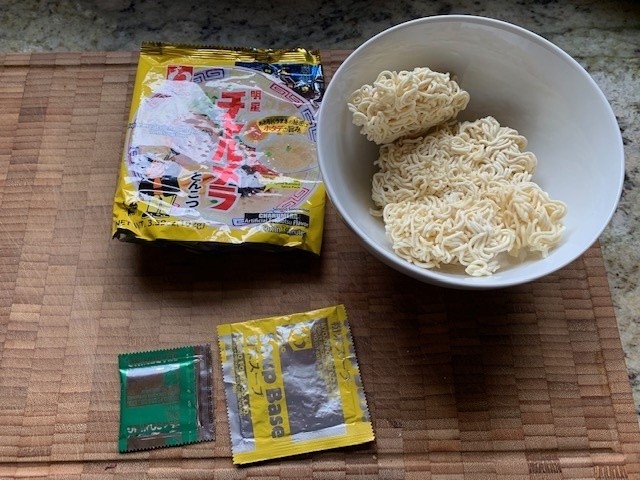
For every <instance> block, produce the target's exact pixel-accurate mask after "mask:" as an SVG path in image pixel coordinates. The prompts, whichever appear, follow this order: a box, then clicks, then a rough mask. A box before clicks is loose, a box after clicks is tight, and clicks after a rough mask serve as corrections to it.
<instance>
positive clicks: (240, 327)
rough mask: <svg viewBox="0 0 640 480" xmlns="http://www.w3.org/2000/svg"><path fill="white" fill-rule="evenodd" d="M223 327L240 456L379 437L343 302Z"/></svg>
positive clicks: (255, 457) (232, 429)
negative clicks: (374, 431) (361, 376)
mask: <svg viewBox="0 0 640 480" xmlns="http://www.w3.org/2000/svg"><path fill="white" fill-rule="evenodd" d="M217 330H218V341H219V345H220V357H221V361H222V376H223V382H224V389H225V394H226V399H227V413H228V415H229V433H230V435H231V449H232V453H233V463H236V464H246V463H252V462H258V461H262V460H268V459H273V458H278V457H284V456H288V455H297V454H303V453H308V452H313V451H318V450H325V449H329V448H336V447H345V446H349V445H357V444H360V443H365V442H369V441H372V440H374V433H373V427H372V423H371V419H370V417H369V410H368V407H367V401H366V398H365V393H364V389H363V385H362V380H361V378H360V369H359V367H358V362H357V360H356V355H355V349H354V345H353V338H352V336H351V330H350V328H349V324H348V322H347V313H346V310H345V307H344V305H336V306H332V307H327V308H321V309H318V310H312V311H309V312H302V313H295V314H291V315H283V316H278V317H270V318H263V319H259V320H251V321H247V322H241V323H232V324H225V325H219V326H218V328H217Z"/></svg>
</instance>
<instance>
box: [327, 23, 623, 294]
mask: <svg viewBox="0 0 640 480" xmlns="http://www.w3.org/2000/svg"><path fill="white" fill-rule="evenodd" d="M443 22H444V23H456V22H470V23H476V24H481V25H483V26H489V27H492V28H496V29H499V30H504V31H507V32H510V33H513V34H516V35H518V36H520V37H521V38H523V39H526V40H529V41H531V42H533V43H535V44H537V45H538V46H541V47H544V48H545V49H547V50H549V51H550V52H551V53H552V54H554V55H557V56H559V57H561V58H562V59H563V60H564V61H565V62H567V63H568V64H569V65H570V66H571V67H573V68H574V69H575V70H577V71H578V73H579V74H580V76H581V77H583V78H584V79H585V80H586V81H587V82H588V83H589V84H590V86H591V89H592V91H593V92H594V93H595V94H596V95H597V96H598V100H599V101H600V103H602V104H603V105H604V107H605V110H606V112H607V115H608V118H607V121H608V122H607V123H609V124H610V125H611V126H615V127H616V130H617V132H618V134H617V135H615V138H616V143H615V145H612V153H613V154H615V155H612V157H611V158H612V160H618V161H619V162H620V165H621V168H620V174H619V178H618V179H617V188H616V200H615V201H613V202H612V204H611V205H610V207H609V211H608V213H607V215H606V216H605V217H603V220H604V221H603V222H602V225H600V226H599V227H598V229H597V235H595V238H593V239H591V240H590V242H589V243H588V245H587V246H586V247H584V248H581V249H578V250H576V251H575V252H574V253H573V254H571V255H568V256H567V258H566V259H564V260H563V261H561V262H559V263H557V264H553V265H551V266H549V267H543V268H541V269H540V270H539V271H538V273H534V274H530V275H523V276H521V277H520V278H511V279H508V278H507V279H501V278H499V277H495V276H488V277H471V276H468V277H467V276H461V277H459V278H456V277H451V276H446V277H445V276H443V275H442V274H441V273H439V272H438V271H437V270H433V269H426V268H422V267H418V266H416V265H414V264H412V263H410V262H408V261H406V260H404V259H402V258H401V257H399V256H398V255H396V254H395V253H394V252H389V251H387V250H386V249H384V248H383V247H381V246H380V245H378V244H377V243H375V242H373V241H372V240H371V239H370V238H369V237H368V236H367V235H366V234H365V233H364V231H362V229H361V228H359V227H358V226H357V224H356V223H355V222H354V217H353V216H352V215H351V214H350V213H349V212H348V211H347V209H346V208H345V207H344V205H342V203H341V202H340V201H337V202H336V201H335V200H334V199H336V198H339V197H338V195H337V194H336V193H337V192H336V191H335V189H334V188H333V187H332V185H330V184H328V183H326V182H324V185H325V189H326V192H327V195H328V196H329V199H330V200H331V202H332V204H333V206H334V207H335V209H336V210H337V212H338V214H339V216H340V217H341V218H342V220H343V221H344V223H345V224H346V225H347V226H348V227H349V228H350V229H351V230H352V232H354V233H355V234H356V236H357V237H358V238H359V239H360V241H361V242H362V244H363V245H364V247H365V248H366V249H367V250H369V252H370V253H372V254H374V255H375V256H376V257H377V258H378V259H379V260H380V261H382V262H383V263H385V264H386V265H388V266H389V267H392V268H394V269H396V270H398V271H400V272H401V273H404V274H405V275H408V276H410V277H413V278H415V279H417V280H420V281H423V282H426V283H431V284H435V285H439V286H444V287H449V288H457V289H474V290H490V289H497V288H504V287H511V286H515V285H522V284H526V283H529V282H533V281H535V280H537V279H540V278H542V277H545V276H546V275H549V274H551V273H553V272H555V271H558V270H560V269H562V268H564V267H565V266H567V265H568V264H570V263H571V262H573V261H575V260H576V259H577V258H579V257H580V256H582V255H584V253H585V252H586V251H587V250H588V249H589V248H590V247H591V246H592V245H593V244H595V243H596V242H597V241H598V239H599V237H600V235H601V234H602V232H603V231H604V230H605V228H606V227H607V226H608V225H609V223H610V222H611V219H612V218H613V215H614V213H615V212H616V210H617V208H618V204H619V201H620V196H621V193H622V188H623V185H624V175H625V154H624V146H623V142H622V135H621V133H620V128H619V125H618V121H617V119H616V116H615V114H614V112H613V109H612V107H611V104H610V103H609V101H608V99H607V98H606V96H605V95H604V93H603V92H602V90H601V89H600V87H599V85H598V84H597V83H596V81H595V80H594V79H593V77H591V75H590V74H589V72H587V70H586V69H585V68H584V67H582V65H580V64H579V63H578V61H577V60H575V59H574V58H573V57H572V56H571V55H569V54H568V53H567V52H565V51H564V50H562V49H561V48H560V47H558V46H557V45H555V44H554V43H552V42H551V41H549V40H547V39H546V38H544V37H542V36H540V35H539V34H537V33H534V32H532V31H530V30H527V29H526V28H524V27H520V26H518V25H515V24H513V23H509V22H506V21H503V20H498V19H495V18H491V17H484V16H478V15H459V14H455V15H433V16H428V17H421V18H416V19H413V20H409V21H406V22H402V23H399V24H397V25H394V26H392V27H389V28H387V29H385V30H382V31H381V32H379V33H377V34H376V35H374V36H373V37H371V38H369V39H368V40H366V41H365V42H363V43H362V44H361V45H360V46H359V47H357V48H356V49H355V50H353V51H352V52H351V53H350V54H349V55H348V56H347V58H345V60H344V61H343V62H342V63H341V65H340V66H339V67H338V68H337V69H336V71H335V72H334V74H333V75H332V77H331V79H330V80H329V82H328V85H327V88H326V91H325V97H326V96H327V94H328V93H330V92H331V91H332V90H333V88H334V87H332V83H333V79H334V78H335V77H337V76H338V75H339V74H340V73H341V72H342V70H344V69H346V68H348V67H349V63H350V61H351V59H353V58H355V57H357V56H358V55H359V54H360V52H361V51H362V50H364V49H366V48H367V47H369V45H371V44H373V43H375V42H377V41H378V40H380V39H381V38H382V37H385V36H387V35H389V34H391V33H392V32H395V31H397V30H402V29H405V28H411V27H412V26H414V25H417V24H428V23H443ZM335 88H337V87H335ZM325 105H326V102H324V101H323V102H321V105H320V110H319V112H318V140H319V139H320V138H322V137H323V135H322V131H323V129H324V128H323V122H322V116H323V110H324V108H325ZM614 148H615V151H614ZM323 158H324V154H323V148H322V144H321V142H320V141H318V165H319V168H320V173H321V176H322V178H323V180H324V178H325V173H326V170H325V169H326V166H325V165H324V163H325V162H324V161H323ZM612 198H613V197H612ZM392 256H394V257H395V258H392Z"/></svg>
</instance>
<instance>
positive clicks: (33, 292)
mask: <svg viewBox="0 0 640 480" xmlns="http://www.w3.org/2000/svg"><path fill="white" fill-rule="evenodd" d="M345 54H346V52H335V51H334V52H324V56H323V59H324V63H325V66H326V68H327V70H328V71H329V72H331V71H333V70H334V69H335V67H336V66H337V65H338V64H339V63H340V61H341V60H342V59H343V58H344V56H345ZM136 61H137V55H136V54H133V53H132V54H129V53H83V54H33V55H4V56H3V55H0V65H2V66H0V105H1V108H0V186H1V188H0V232H1V237H0V238H1V240H0V478H13V477H22V476H24V477H27V476H28V477H36V478H37V477H43V478H44V477H46V478H60V479H79V478H82V479H101V478H127V479H131V478H213V476H214V475H215V478H249V477H261V478H262V477H265V478H266V477H297V478H311V477H317V478H346V477H362V478H404V477H406V478H420V479H423V478H427V479H428V478H432V479H436V478H443V479H444V478H446V479H458V478H473V479H492V478H505V479H507V478H508V479H519V478H538V479H556V478H598V479H627V478H636V477H637V475H639V473H640V433H639V429H638V421H637V418H636V414H635V408H634V405H633V400H632V396H631V392H630V387H629V383H628V379H627V373H626V368H625V363H624V358H623V353H622V350H621V345H620V339H619V336H618V330H617V326H616V321H615V317H614V311H613V308H612V303H611V297H610V293H609V287H608V284H607V279H606V274H605V270H604V267H603V261H602V256H601V252H600V248H599V246H598V245H597V244H596V245H594V246H593V247H592V248H591V249H590V250H589V251H588V252H587V253H586V254H585V255H584V256H583V257H581V258H580V259H578V260H577V261H575V262H574V263H572V264H571V265H569V266H568V267H566V268H564V269H563V270H561V271H559V272H557V273H556V274H553V275H550V276H548V277H546V278H544V279H542V280H540V281H537V282H535V283H532V284H529V285H525V286H521V287H517V288H509V289H504V290H499V291H494V292H481V293H479V292H464V291H454V290H445V289H441V288H436V287H432V286H428V285H424V284H421V283H418V282H416V281H413V280H411V279H409V278H407V277H404V276H402V275H400V274H398V273H396V272H395V271H393V270H390V269H389V268H387V267H385V266H384V265H382V264H381V263H380V262H378V261H377V260H375V259H374V258H373V257H371V256H370V255H369V254H368V253H367V252H365V250H363V249H362V248H361V246H360V245H359V244H358V242H357V241H356V239H355V237H354V236H353V235H352V234H351V233H350V232H349V231H348V230H347V228H346V227H345V226H344V225H343V224H342V223H341V221H340V220H339V219H338V218H337V216H336V214H335V212H334V210H333V209H332V208H329V210H328V212H327V216H326V233H325V240H324V247H323V248H324V250H323V253H322V256H321V258H319V259H317V258H310V257H308V256H305V255H297V254H291V255H259V254H255V253H245V254H237V255H227V256H219V255H196V254H192V253H187V252H184V251H182V250H180V249H174V248H168V249H159V248H151V247H144V246H139V245H132V244H124V243H120V242H118V241H115V240H111V239H110V226H111V202H112V196H113V192H114V188H115V182H116V177H117V169H118V164H119V158H120V152H121V149H122V145H123V141H124V138H123V135H124V129H125V125H126V122H127V114H128V105H129V100H130V96H131V90H132V85H133V80H134V71H135V64H136ZM337 303H344V304H345V305H346V307H347V312H348V314H349V316H350V323H351V326H352V330H353V334H354V337H355V343H356V350H357V353H358V358H359V362H360V366H361V371H362V378H363V382H364V385H365V390H366V392H367V396H368V400H369V406H370V411H371V416H372V418H373V422H374V428H375V433H376V437H377V439H376V441H375V442H374V443H371V444H367V445H363V446H360V447H353V448H348V449H339V450H335V451H328V452H321V453H315V454H311V455H306V456H302V457H297V458H294V459H287V460H283V461H276V462H269V463H265V464H262V465H259V466H254V467H247V468H237V467H234V466H233V465H232V464H231V459H230V446H229V438H228V426H227V420H226V413H225V403H224V396H223V394H222V388H221V380H220V372H219V365H218V363H217V361H215V362H214V365H215V370H214V374H215V379H214V394H215V409H216V411H215V422H216V432H217V433H216V440H215V442H209V443H203V444H197V445H190V446H187V447H183V448H171V449H161V450H156V451H152V452H144V453H135V454H126V455H120V454H118V453H117V446H116V443H117V442H116V441H117V433H118V415H119V403H118V402H119V397H118V392H119V383H118V373H117V355H118V354H119V353H122V352H129V351H139V350H145V349H156V348H163V347H173V346H179V345H183V344H194V343H200V342H203V341H209V342H211V343H212V345H213V347H214V360H216V359H217V358H218V357H217V347H216V345H215V333H214V331H215V326H216V325H217V324H219V323H223V322H234V321H241V320H248V319H252V318H260V317H265V316H271V315H277V314H285V313H293V312H298V311H304V310H309V309H313V308H320V307H324V306H329V305H334V304H337Z"/></svg>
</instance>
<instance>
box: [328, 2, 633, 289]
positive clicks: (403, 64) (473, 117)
mask: <svg viewBox="0 0 640 480" xmlns="http://www.w3.org/2000/svg"><path fill="white" fill-rule="evenodd" d="M318 163H319V166H320V170H321V172H322V178H323V181H324V183H325V187H326V190H327V193H328V196H329V198H330V200H331V202H332V203H333V205H334V206H335V208H336V210H337V212H338V214H339V215H340V216H341V217H342V219H343V220H344V221H345V223H346V224H347V225H348V226H349V228H350V229H351V230H352V231H353V232H354V233H355V235H356V236H357V237H358V238H359V240H360V241H361V242H362V244H363V245H364V247H365V248H367V250H369V251H370V252H371V253H372V254H373V255H374V256H375V257H377V258H378V259H379V260H380V261H382V262H384V263H385V264H387V265H388V266H390V267H392V268H394V269H396V270H398V271H400V272H402V273H404V274H406V275H409V276H411V277H413V278H415V279H418V280H420V281H423V282H426V283H430V284H435V285H440V286H446V287H452V288H461V289H491V288H500V287H507V286H512V285H518V284H523V283H527V282H530V281H533V280H536V279H539V278H541V277H544V276H546V275H548V274H550V273H553V272H555V271H557V270H558V269H560V268H562V267H564V266H566V265H567V264H569V263H570V262H572V261H573V260H575V259H577V258H578V257H579V256H580V255H582V254H583V253H584V252H585V251H586V250H587V249H588V248H589V247H590V246H591V245H592V244H593V243H594V242H596V241H597V239H598V237H599V235H600V234H601V233H602V231H603V230H604V229H605V227H606V226H607V224H608V223H609V221H610V220H611V217H612V216H613V213H614V211H615V209H616V207H617V205H618V201H619V197H620V193H621V190H622V182H623V179H624V152H623V148H622V138H621V135H620V130H619V128H618V124H617V122H616V118H615V115H614V113H613V111H612V109H611V106H610V105H609V103H608V101H607V99H606V98H605V96H604V94H603V93H602V92H601V90H600V89H599V88H598V86H597V84H596V82H595V81H594V80H593V79H592V78H591V76H590V75H589V74H588V73H587V72H586V71H585V70H584V68H582V67H581V66H580V64H579V63H578V62H577V61H575V60H574V59H573V58H571V57H570V56H569V55H568V54H567V53H565V52H564V51H562V50H561V49H560V48H558V47H557V46H555V45H553V44H552V43H550V42H549V41H547V40H545V39H544V38H542V37H540V36H539V35H537V34H535V33H532V32H530V31H528V30H525V29H523V28H521V27H518V26H515V25H512V24H509V23H505V22H502V21H498V20H494V19H489V18H484V17H475V16H467V15H446V16H434V17H427V18H421V19H417V20H412V21H409V22H406V23H403V24H400V25H397V26H394V27H392V28H390V29H388V30H385V31H383V32H382V33H380V34H378V35H376V36H374V37H373V38H371V39H370V40H368V41H367V42H365V43H364V44H362V45H361V46H360V47H359V48H357V49H356V50H355V51H354V52H353V53H351V55H349V57H348V58H347V59H346V60H345V61H344V63H343V64H342V65H341V66H340V68H338V70H337V71H336V73H335V74H334V75H333V78H332V79H331V80H330V82H329V85H328V87H327V90H326V92H325V96H324V99H323V103H322V106H321V109H320V119H319V123H318Z"/></svg>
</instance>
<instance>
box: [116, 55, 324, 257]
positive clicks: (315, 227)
mask: <svg viewBox="0 0 640 480" xmlns="http://www.w3.org/2000/svg"><path fill="white" fill-rule="evenodd" d="M323 92H324V83H323V73H322V66H321V64H320V57H319V55H318V53H317V52H315V51H309V50H304V49H295V50H258V49H219V48H208V47H194V46H183V45H170V44H161V43H144V44H143V45H142V48H141V52H140V60H139V63H138V70H137V74H136V81H135V88H134V92H133V98H132V104H131V112H130V118H129V125H128V129H127V135H126V141H125V148H124V152H123V158H122V162H121V168H120V176H119V181H118V185H117V189H116V194H115V199H114V212H113V216H114V221H113V235H114V237H116V238H119V239H121V240H127V241H171V242H182V243H185V244H189V245H191V246H196V247H204V248H216V247H221V246H228V245H245V246H246V245H261V246H263V247H265V246H266V247H287V248H295V249H301V250H306V251H310V252H313V253H315V254H319V253H320V247H321V243H322V230H323V222H324V205H325V190H324V186H323V184H322V182H321V179H320V173H319V169H318V164H317V158H316V117H317V111H318V108H319V104H320V101H321V99H322V95H323Z"/></svg>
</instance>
